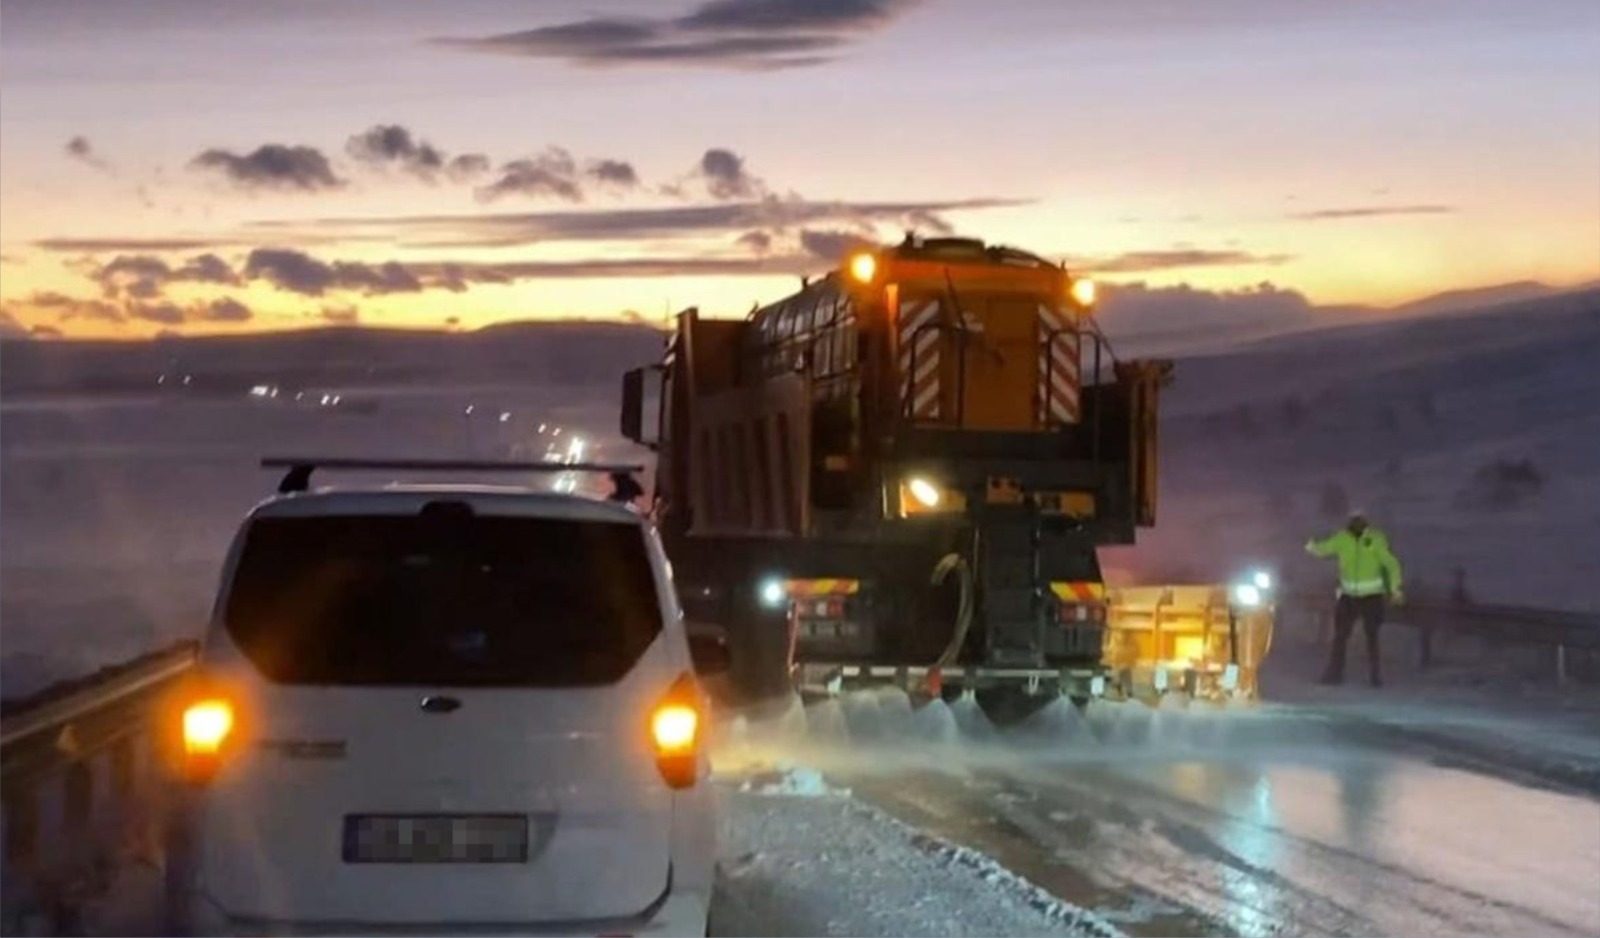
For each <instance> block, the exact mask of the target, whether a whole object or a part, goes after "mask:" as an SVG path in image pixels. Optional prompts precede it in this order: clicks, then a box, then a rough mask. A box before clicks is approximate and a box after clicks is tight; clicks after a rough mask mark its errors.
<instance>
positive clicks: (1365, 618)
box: [1322, 594, 1384, 684]
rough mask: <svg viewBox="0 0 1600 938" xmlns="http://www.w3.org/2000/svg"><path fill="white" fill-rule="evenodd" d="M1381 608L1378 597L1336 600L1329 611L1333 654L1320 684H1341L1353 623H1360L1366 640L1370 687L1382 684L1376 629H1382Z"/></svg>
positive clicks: (1353, 627)
mask: <svg viewBox="0 0 1600 938" xmlns="http://www.w3.org/2000/svg"><path fill="white" fill-rule="evenodd" d="M1383 606H1384V599H1383V596H1382V594H1379V595H1377V596H1340V597H1339V601H1338V603H1337V604H1336V605H1335V606H1334V608H1333V653H1332V654H1331V655H1330V656H1329V658H1328V669H1327V670H1326V671H1325V672H1323V675H1322V679H1323V680H1324V681H1342V680H1344V653H1345V648H1346V646H1348V645H1349V644H1350V633H1351V632H1352V631H1354V630H1355V625H1356V620H1357V619H1360V620H1361V628H1362V631H1364V632H1365V633H1366V637H1367V664H1368V667H1369V668H1371V676H1372V683H1374V684H1377V683H1379V682H1380V681H1381V680H1382V675H1381V674H1380V672H1379V668H1378V629H1380V628H1382V627H1383Z"/></svg>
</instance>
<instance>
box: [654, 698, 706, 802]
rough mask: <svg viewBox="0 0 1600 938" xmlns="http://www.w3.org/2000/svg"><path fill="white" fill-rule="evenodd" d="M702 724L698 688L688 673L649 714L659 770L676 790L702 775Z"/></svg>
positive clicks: (687, 785) (685, 786) (693, 781)
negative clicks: (700, 773)
mask: <svg viewBox="0 0 1600 938" xmlns="http://www.w3.org/2000/svg"><path fill="white" fill-rule="evenodd" d="M703 722H704V721H703V714H702V713H701V706H700V699H699V692H698V688H697V687H696V686H695V683H694V679H693V678H692V677H690V676H689V675H688V674H685V675H683V676H682V677H680V678H678V680H677V681H675V682H674V683H673V685H672V687H671V688H670V689H669V690H668V691H667V693H666V696H665V697H663V698H662V699H661V701H660V702H659V703H657V704H656V706H655V709H654V710H652V711H651V713H650V742H651V744H652V745H653V746H654V747H655V752H656V768H657V769H659V770H660V772H661V777H662V779H664V780H665V781H666V783H667V784H668V785H669V786H671V787H673V788H688V787H689V786H691V785H693V784H694V783H695V781H696V779H697V777H698V775H699V769H700V740H701V731H702V723H703Z"/></svg>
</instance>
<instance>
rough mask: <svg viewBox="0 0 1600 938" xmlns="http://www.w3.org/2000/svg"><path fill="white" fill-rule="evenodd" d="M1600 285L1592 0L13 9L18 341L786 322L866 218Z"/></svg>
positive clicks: (1335, 276)
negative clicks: (330, 327) (789, 310)
mask: <svg viewBox="0 0 1600 938" xmlns="http://www.w3.org/2000/svg"><path fill="white" fill-rule="evenodd" d="M907 228H915V229H917V230H918V231H921V232H923V233H927V234H935V233H941V232H954V233H957V234H961V235H971V236H976V237H982V238H984V239H986V240H989V241H999V242H1005V243H1010V244H1014V245H1016V246H1019V247H1023V248H1026V249H1028V250H1032V251H1035V252H1037V253H1040V254H1044V255H1046V256H1048V257H1051V258H1052V259H1057V260H1064V261H1066V262H1067V263H1068V264H1069V265H1070V266H1072V267H1074V268H1078V269H1082V270H1085V271H1089V272H1092V273H1094V274H1095V275H1097V276H1098V277H1100V278H1101V279H1102V280H1106V281H1113V282H1125V283H1134V282H1143V283H1144V284H1145V285H1146V287H1145V289H1149V290H1163V289H1170V288H1175V287H1177V286H1179V285H1183V284H1187V285H1189V286H1190V287H1192V288H1194V289H1195V290H1197V291H1212V292H1218V293H1222V294H1225V295H1227V296H1232V295H1233V294H1234V293H1236V292H1237V291H1241V290H1244V291H1260V290H1262V289H1263V287H1261V284H1264V283H1270V284H1272V285H1274V288H1275V289H1276V290H1282V291H1293V294H1294V295H1295V296H1297V297H1299V296H1303V297H1304V298H1305V301H1306V302H1308V303H1311V304H1317V305H1339V304H1366V305H1392V304H1396V303H1400V302H1404V301H1406V300H1410V299H1414V298H1417V297H1420V296H1424V295H1427V294H1430V293H1434V292H1437V291H1442V290H1448V289H1456V288H1463V287H1476V286H1485V285H1491V284H1496V283H1501V282H1507V281H1514V280H1524V279H1534V280H1541V281H1544V282H1546V283H1549V284H1553V285H1566V284H1576V283H1579V282H1583V281H1588V280H1593V279H1594V278H1596V277H1597V276H1600V3H1594V2H1587V0H1492V2H1490V0H1448V2H1446V0H1382V2H1374V0H1337V2H1335V0H1299V2H1291V0H1118V2H1111V0H996V2H983V3H979V2H976V0H921V2H918V0H709V2H705V0H698V2H697V0H687V2H675V0H647V2H639V0H585V2H583V3H581V4H580V3H565V2H553V0H551V2H541V0H450V2H433V3H400V2H394V0H317V2H311V0H303V2H262V3H255V2H250V3H226V2H217V0H136V2H119V0H99V2H86V0H5V2H4V5H3V8H0V304H3V306H0V309H3V314H4V322H5V328H6V330H7V334H17V335H33V336H38V337H49V336H62V335H64V336H68V337H77V336H125V337H130V338H131V337H140V336H149V335H154V334H157V333H158V332H160V331H162V330H175V331H178V332H183V333H201V332H220V331H234V330H244V329H281V328H291V327H304V326H308V325H314V324H318V323H348V322H360V323H365V324H372V325H412V326H442V325H446V324H455V325H460V326H462V327H468V328H470V327H476V326H480V325H483V324H486V323H489V322H494V321H498V320H506V319H529V318H542V317H557V316H584V317H615V316H619V315H624V314H629V313H631V314H633V315H639V316H643V317H645V318H648V319H651V320H656V319H659V317H661V316H662V314H663V313H664V312H665V311H666V310H668V309H675V308H679V307H683V306H688V305H698V306H700V307H701V308H702V309H704V310H707V311H709V312H712V313H716V314H726V315H736V314H741V313H743V312H745V311H746V310H747V309H748V308H749V307H750V305H751V304H752V303H753V302H754V301H757V300H763V301H764V300H770V299H774V298H776V297H778V296H780V295H782V294H783V293H785V292H787V291H789V290H790V289H792V288H793V287H794V286H795V285H796V284H797V280H796V275H798V274H800V273H817V272H820V271H821V270H824V269H826V267H827V266H829V265H830V264H831V263H832V262H834V261H836V260H837V258H838V256H839V254H840V252H841V251H842V250H843V249H844V247H845V246H846V245H848V244H849V243H851V241H852V239H856V238H863V237H866V238H874V237H875V238H878V239H881V240H885V241H893V240H899V237H900V235H901V234H902V232H903V231H905V230H906V229H907Z"/></svg>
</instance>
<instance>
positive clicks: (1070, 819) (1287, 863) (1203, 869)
mask: <svg viewBox="0 0 1600 938" xmlns="http://www.w3.org/2000/svg"><path fill="white" fill-rule="evenodd" d="M972 719H973V717H972V714H963V713H961V711H960V705H957V709H956V711H955V713H952V711H951V710H950V709H949V708H944V707H943V705H942V704H935V705H934V706H933V709H932V710H922V711H918V712H917V713H915V714H912V713H910V711H909V708H908V707H907V705H906V704H905V703H904V698H903V697H902V698H900V699H899V700H898V701H893V700H888V699H882V700H880V701H879V702H874V701H872V700H871V699H870V697H866V696H856V697H854V698H849V699H847V700H846V701H845V702H844V703H843V705H842V706H841V705H840V704H838V703H826V704H821V705H816V706H813V707H811V708H809V709H808V710H807V711H806V712H805V715H804V718H803V720H802V721H801V722H804V723H806V724H808V725H809V730H808V731H807V734H806V737H805V738H804V739H803V740H799V741H797V740H795V738H794V729H795V723H796V720H795V719H794V717H793V716H791V717H790V718H788V719H787V720H785V721H780V722H783V723H786V724H788V725H787V726H777V727H764V726H756V725H751V726H749V727H747V728H746V739H747V740H753V742H748V743H747V746H748V747H749V748H750V749H752V750H755V751H758V750H761V749H763V748H767V749H771V750H780V749H781V750H784V751H785V752H787V753H788V754H789V755H790V756H791V757H796V758H802V759H804V760H805V761H806V762H807V764H810V765H813V766H816V767H818V768H820V769H822V771H824V772H825V773H826V777H827V778H829V779H830V780H831V781H832V782H833V783H834V784H838V785H843V786H848V787H850V788H851V789H852V790H853V793H854V795H855V796H856V798H857V799H858V800H861V801H863V802H865V803H866V804H869V805H872V806H874V807H876V808H878V809H879V810H881V811H883V812H885V813H888V814H890V815H892V816H894V817H897V818H899V819H900V820H902V821H904V822H905V823H906V824H908V825H910V826H914V827H916V828H918V829H919V830H921V831H923V832H925V833H927V834H928V835H930V836H933V837H937V838H940V839H942V840H945V841H948V842H952V843H957V844H961V845H964V846H965V847H967V848H970V849H972V850H976V851H980V852H982V853H983V854H986V855H988V856H989V857H992V858H993V859H994V861H996V862H998V863H999V864H1002V865H1003V866H1004V867H1006V868H1008V869H1009V870H1011V871H1014V872H1015V873H1016V874H1019V875H1020V876H1022V877H1026V879H1027V880H1029V881H1031V882H1032V883H1034V884H1037V885H1038V886H1039V887H1041V888H1043V889H1044V890H1047V891H1048V892H1049V893H1051V894H1053V895H1054V896H1056V897H1058V898H1060V899H1062V900H1064V901H1066V902H1068V903H1070V904H1071V905H1073V906H1076V907H1082V908H1085V909H1087V910H1089V911H1090V912H1091V913H1093V914H1094V916H1095V917H1096V919H1098V920H1104V921H1109V922H1111V923H1113V924H1114V925H1115V927H1117V928H1119V929H1121V930H1122V931H1124V932H1126V933H1129V934H1134V935H1165V934H1174V933H1178V934H1239V935H1346V934H1407V935H1467V934H1521V935H1594V934H1600V801H1597V800H1596V799H1595V798H1594V797H1593V796H1592V793H1585V792H1583V791H1581V790H1573V789H1570V788H1569V789H1568V790H1562V788H1563V786H1561V785H1559V784H1556V783H1548V784H1547V783H1545V782H1543V781H1541V780H1540V779H1539V778H1538V777H1537V774H1538V773H1536V772H1529V771H1525V770H1524V769H1523V768H1519V767H1518V766H1514V765H1493V764H1490V763H1487V762H1485V761H1484V760H1483V758H1482V757H1481V755H1477V754H1474V755H1470V756H1469V755H1464V754H1462V755H1455V756H1453V755H1452V754H1451V753H1449V752H1445V751H1441V750H1440V749H1439V748H1438V747H1437V746H1431V747H1426V748H1425V746H1424V744H1423V743H1422V742H1419V741H1416V740H1412V739H1409V738H1408V737H1406V736H1405V735H1404V734H1396V733H1390V732H1383V731H1379V730H1378V729H1377V728H1374V727H1373V726H1371V725H1370V724H1367V723H1365V722H1363V721H1360V720H1346V719H1344V718H1342V717H1334V718H1330V717H1328V716H1327V715H1326V714H1319V713H1315V712H1308V711H1305V710H1303V709H1293V710H1290V709H1284V710H1275V709H1271V708H1266V709H1263V710H1260V711H1255V712H1246V713H1243V714H1215V713H1209V714H1208V713H1204V712H1200V711H1176V712H1173V711H1163V712H1151V711H1148V710H1130V709H1126V708H1120V709H1116V710H1113V711H1110V712H1107V711H1105V710H1102V711H1097V712H1095V713H1093V714H1092V715H1091V716H1090V717H1089V718H1083V717H1080V716H1079V715H1077V714H1076V713H1075V712H1074V711H1072V710H1071V708H1070V707H1067V706H1065V705H1062V707H1061V709H1059V710H1051V711H1047V712H1046V713H1043V714H1041V715H1040V719H1039V720H1038V721H1036V722H1035V723H1034V724H1033V725H1031V726H1029V727H1026V728H1025V729H1024V730H1023V733H1024V735H1026V736H1027V737H1028V738H1026V739H1023V738H1018V737H1016V736H1008V737H1007V738H1004V739H999V738H994V737H993V736H992V731H990V738H989V739H988V741H987V742H979V743H978V744H976V745H974V743H973V740H972V737H973V736H974V735H976V736H979V737H982V736H984V733H985V730H984V727H983V726H982V725H981V724H978V723H973V722H971V721H972ZM957 723H966V724H968V725H967V727H966V731H965V734H964V736H963V741H962V742H961V744H960V745H954V744H952V743H951V740H952V739H953V738H954V735H955V733H954V727H955V724H957ZM844 733H849V734H851V735H852V736H854V737H855V743H854V744H853V745H850V746H846V745H844V744H843V741H842V738H841V737H842V735H843V734H844ZM869 740H870V742H869ZM863 743H867V744H866V745H863ZM1597 757H1600V753H1597ZM1507 761H1508V762H1510V761H1515V760H1513V759H1511V758H1510V757H1509V756H1508V758H1507ZM819 927H820V926H819ZM977 927H978V928H979V930H991V929H993V930H996V931H997V932H998V933H1006V931H1007V929H1006V928H1005V927H1003V926H1000V925H979V926H977Z"/></svg>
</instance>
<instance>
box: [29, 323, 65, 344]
mask: <svg viewBox="0 0 1600 938" xmlns="http://www.w3.org/2000/svg"><path fill="white" fill-rule="evenodd" d="M28 335H29V336H30V337H32V338H35V339H47V340H48V339H59V338H61V337H62V336H63V335H65V333H63V332H62V331H61V330H60V328H58V327H56V326H52V325H50V324H48V323H39V324H38V325H36V326H33V327H32V328H30V329H29V330H28Z"/></svg>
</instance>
